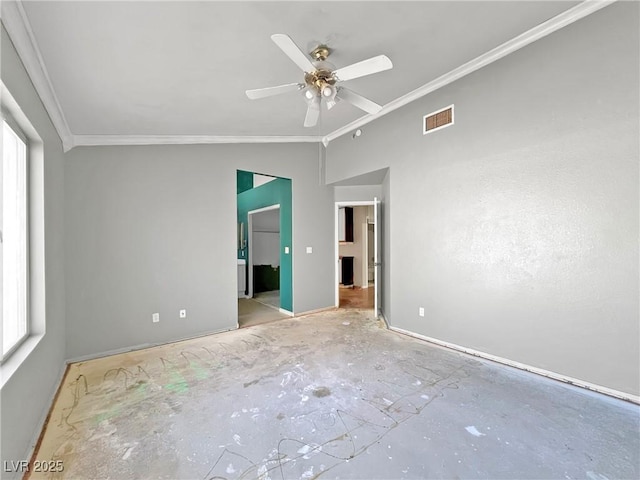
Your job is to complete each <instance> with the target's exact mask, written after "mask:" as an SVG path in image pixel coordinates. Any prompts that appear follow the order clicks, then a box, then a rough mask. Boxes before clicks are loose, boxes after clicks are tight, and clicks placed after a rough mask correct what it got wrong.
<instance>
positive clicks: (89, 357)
mask: <svg viewBox="0 0 640 480" xmlns="http://www.w3.org/2000/svg"><path fill="white" fill-rule="evenodd" d="M238 328H239V327H238V324H237V323H236V325H234V326H232V327H229V328H222V329H220V330H212V331H210V332H206V333H200V334H198V335H191V336H188V337H180V338H175V339H172V340H167V341H166V342H157V343H142V344H139V345H133V346H131V347H124V348H116V349H114V350H107V351H104V352H98V353H90V354H88V355H80V356H78V357H72V358H68V359H67V360H65V362H66V363H67V364H72V363H78V362H86V361H88V360H95V359H96V358H103V357H110V356H111V355H120V354H121V353H128V352H135V351H138V350H144V349H146V348H154V347H160V346H162V345H169V344H171V343H177V342H184V341H185V340H192V339H194V338H200V337H207V336H209V335H215V334H217V333H225V332H231V331H234V330H237V329H238Z"/></svg>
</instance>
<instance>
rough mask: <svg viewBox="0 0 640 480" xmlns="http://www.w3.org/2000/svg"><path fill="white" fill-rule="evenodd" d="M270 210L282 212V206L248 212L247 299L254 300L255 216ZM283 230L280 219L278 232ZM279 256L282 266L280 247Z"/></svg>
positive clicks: (277, 204) (275, 205)
mask: <svg viewBox="0 0 640 480" xmlns="http://www.w3.org/2000/svg"><path fill="white" fill-rule="evenodd" d="M269 210H280V204H279V203H275V204H273V205H269V206H267V207H262V208H257V209H255V210H250V211H248V212H247V230H248V231H247V239H248V240H249V245H248V248H247V257H248V258H247V266H248V268H249V272H248V275H247V282H248V284H247V292H248V293H247V298H253V215H255V214H256V213H262V212H268V211H269ZM281 228H282V225H280V219H279V218H278V230H280V229H281ZM278 255H279V257H280V264H282V252H281V251H280V248H279V247H278Z"/></svg>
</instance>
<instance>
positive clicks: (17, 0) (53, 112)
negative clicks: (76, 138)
mask: <svg viewBox="0 0 640 480" xmlns="http://www.w3.org/2000/svg"><path fill="white" fill-rule="evenodd" d="M0 3H1V7H2V10H1V15H2V23H3V24H4V26H5V28H6V29H7V33H8V34H9V37H10V38H11V41H12V42H13V45H14V46H15V48H16V51H17V52H18V56H19V57H20V60H21V61H22V64H23V65H24V68H25V70H26V71H27V74H28V75H29V78H30V79H31V82H32V83H33V86H34V88H35V89H36V92H37V93H38V96H39V97H40V99H41V100H42V103H43V105H44V108H45V110H46V111H47V113H48V114H49V118H50V119H51V122H52V123H53V126H54V128H55V129H56V131H57V132H58V136H59V137H60V140H61V141H62V147H63V149H64V151H65V152H66V151H68V150H70V149H71V148H73V135H72V133H71V130H70V129H69V124H68V123H67V119H66V118H65V116H64V113H63V111H62V107H61V106H60V102H59V101H58V97H57V96H56V92H55V90H54V89H53V85H52V83H51V79H50V78H49V74H48V73H47V68H46V67H45V64H44V60H43V59H42V54H41V53H40V49H39V48H38V43H37V42H36V38H35V36H34V34H33V30H32V29H31V24H30V23H29V20H28V18H27V14H26V12H25V11H24V7H23V6H22V2H21V0H10V1H6V0H5V1H2V2H0Z"/></svg>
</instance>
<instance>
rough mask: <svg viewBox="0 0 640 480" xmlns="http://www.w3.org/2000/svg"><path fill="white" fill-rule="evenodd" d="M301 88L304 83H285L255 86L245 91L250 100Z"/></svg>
mask: <svg viewBox="0 0 640 480" xmlns="http://www.w3.org/2000/svg"><path fill="white" fill-rule="evenodd" d="M303 88H304V83H287V84H286V85H278V86H277V87H267V88H256V89H254V90H247V91H246V92H245V93H246V94H247V97H249V98H250V99H251V100H256V99H258V98H265V97H272V96H274V95H280V94H282V93H288V92H293V91H296V90H302V89H303Z"/></svg>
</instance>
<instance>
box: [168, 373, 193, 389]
mask: <svg viewBox="0 0 640 480" xmlns="http://www.w3.org/2000/svg"><path fill="white" fill-rule="evenodd" d="M169 377H170V379H171V381H170V382H169V383H166V384H165V385H164V388H166V389H167V390H170V391H172V392H175V393H187V392H188V391H189V385H188V384H187V381H186V380H185V379H184V377H183V376H182V375H180V374H179V373H178V372H176V371H171V372H169Z"/></svg>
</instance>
